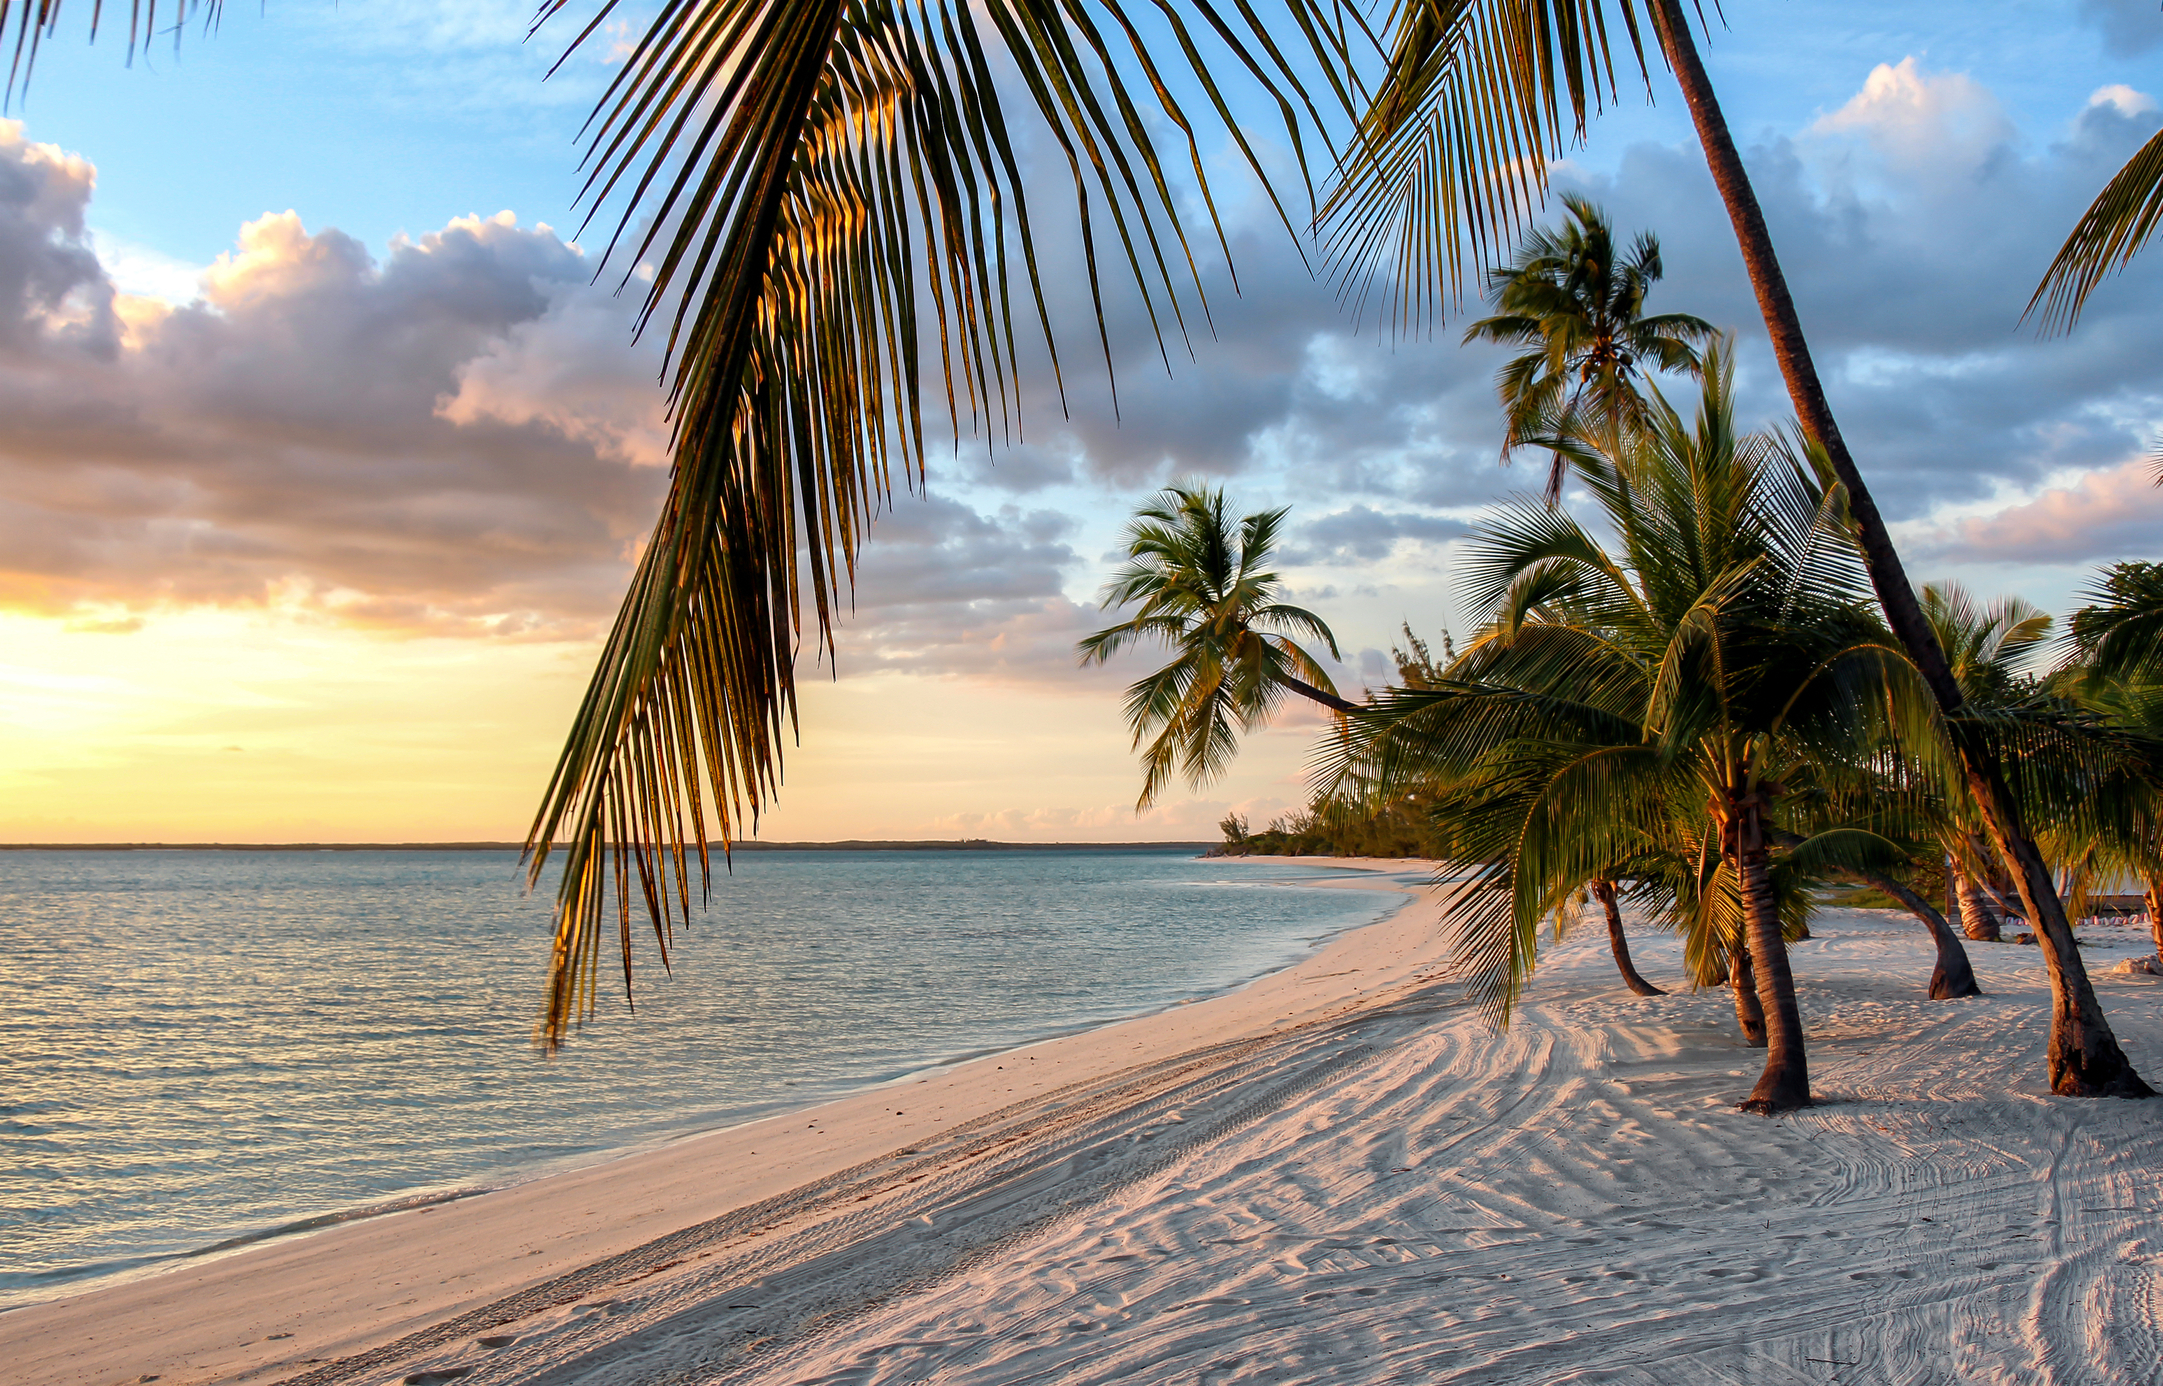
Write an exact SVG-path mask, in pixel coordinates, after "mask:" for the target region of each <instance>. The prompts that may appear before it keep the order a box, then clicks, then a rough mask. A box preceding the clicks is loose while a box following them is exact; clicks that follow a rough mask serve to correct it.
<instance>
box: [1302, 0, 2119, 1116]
mask: <svg viewBox="0 0 2163 1386" xmlns="http://www.w3.org/2000/svg"><path fill="white" fill-rule="evenodd" d="M1396 16H1397V17H1396V28H1395V32H1394V33H1393V35H1392V37H1391V51H1390V57H1389V67H1388V72H1387V74H1386V76H1385V78H1384V80H1383V81H1382V82H1381V83H1380V84H1379V85H1378V86H1377V88H1376V89H1375V94H1374V97H1373V99H1372V101H1371V102H1370V104H1369V106H1368V109H1367V111H1366V113H1365V115H1364V116H1363V118H1362V122H1361V126H1360V131H1359V136H1358V138H1357V139H1356V140H1355V141H1354V142H1353V143H1352V144H1351V145H1350V146H1349V147H1348V148H1347V149H1346V150H1345V151H1344V152H1343V154H1342V155H1341V157H1340V161H1339V168H1338V181H1337V185H1336V187H1335V189H1334V190H1333V191H1332V193H1331V194H1330V196H1329V199H1328V201H1327V203H1326V205H1325V207H1324V209H1323V221H1324V224H1325V225H1326V227H1327V228H1328V229H1327V240H1328V244H1329V247H1330V249H1331V251H1332V253H1333V255H1334V256H1335V257H1336V260H1337V264H1338V266H1339V269H1338V273H1339V275H1340V276H1341V278H1342V279H1343V281H1344V282H1346V283H1347V284H1349V285H1351V286H1353V287H1355V288H1358V287H1361V286H1364V285H1365V284H1367V283H1369V282H1372V280H1373V279H1374V278H1375V277H1376V276H1377V274H1378V272H1379V270H1380V269H1381V268H1382V267H1383V266H1384V265H1385V264H1388V265H1392V266H1393V267H1394V283H1393V289H1392V294H1393V304H1394V309H1393V311H1394V315H1395V319H1396V321H1397V322H1398V323H1399V324H1400V325H1402V326H1413V325H1416V324H1417V323H1418V322H1419V321H1420V320H1421V319H1423V318H1424V317H1425V316H1426V315H1427V313H1428V312H1429V310H1430V309H1432V308H1433V307H1434V306H1435V305H1436V304H1437V303H1438V302H1439V301H1440V300H1441V299H1443V298H1445V297H1447V296H1449V295H1450V294H1451V293H1453V292H1454V290H1455V286H1456V284H1457V283H1458V282H1459V279H1460V276H1461V273H1462V271H1463V268H1464V266H1465V264H1466V263H1467V262H1468V260H1472V259H1474V258H1475V257H1479V256H1481V255H1482V252H1483V251H1484V249H1485V246H1486V243H1487V242H1488V240H1490V239H1492V238H1494V237H1496V236H1498V235H1502V234H1506V233H1507V231H1508V230H1509V228H1511V227H1513V226H1514V225H1516V224H1518V223H1519V222H1520V221H1521V220H1522V219H1523V217H1524V216H1526V215H1527V213H1528V212H1529V210H1530V209H1531V207H1532V206H1534V205H1535V204H1536V202H1537V201H1538V199H1539V198H1540V196H1541V195H1542V194H1543V192H1544V190H1545V176H1546V169H1547V167H1548V164H1549V162H1550V160H1552V159H1557V158H1560V157H1562V156H1563V155H1564V154H1565V153H1566V151H1567V148H1568V140H1569V139H1573V138H1582V136H1583V134H1584V132H1585V129H1586V125H1587V122H1588V119H1589V116H1590V115H1591V114H1592V113H1593V112H1594V111H1596V110H1597V109H1598V108H1599V107H1600V106H1601V105H1603V104H1604V102H1605V101H1606V100H1607V99H1609V98H1611V97H1614V96H1616V95H1618V91H1617V88H1616V86H1615V84H1614V77H1613V74H1614V71H1615V63H1614V61H1613V54H1612V51H1611V49H1610V37H1611V36H1614V35H1622V36H1623V37H1624V41H1625V42H1626V44H1627V45H1628V55H1629V56H1630V57H1634V58H1635V59H1636V61H1637V63H1638V66H1639V70H1640V71H1641V72H1643V73H1644V74H1645V75H1646V76H1647V78H1648V81H1649V76H1650V72H1649V67H1648V66H1647V65H1646V60H1645V53H1644V39H1645V36H1646V35H1647V33H1648V32H1649V34H1650V35H1651V37H1652V38H1653V40H1654V41H1655V42H1656V44H1657V45H1658V48H1659V51H1660V54H1661V56H1662V57H1663V58H1665V60H1666V62H1667V66H1668V68H1669V70H1670V71H1671V72H1673V74H1674V75H1675V78H1676V80H1677V82H1678V83H1679V84H1680V86H1681V88H1682V96H1683V102H1684V105H1685V106H1686V107H1687V108H1688V109H1689V112H1690V118H1691V123H1692V125H1693V126H1694V127H1695V129H1696V131H1697V136H1698V142H1699V144H1700V146H1701V147H1702V149H1703V151H1704V154H1705V160H1706V164H1707V167H1708V168H1709V170H1710V172H1711V174H1712V179H1713V184H1714V186H1715V187H1716V188H1717V189H1718V191H1719V193H1720V198H1721V201H1722V202H1723V203H1724V204H1725V206H1726V208H1727V212H1728V218H1729V221H1730V222H1731V223H1732V225H1733V228H1734V231H1735V240H1736V244H1737V247H1738V248H1739V249H1740V250H1741V252H1742V258H1743V264H1744V267H1745V269H1746V270H1747V271H1748V273H1749V276H1750V283H1751V286H1752V287H1753V288H1754V289H1755V290H1756V293H1757V300H1758V307H1759V310H1760V312H1761V313H1762V315H1763V318H1764V323H1765V330H1766V334H1767V336H1768V337H1769V338H1770V340H1771V344H1772V349H1773V356H1774V359H1775V360H1776V361H1777V362H1778V364H1779V367H1780V373H1781V377H1782V379H1783V380H1784V381H1785V382H1786V384H1787V388H1788V397H1789V399H1790V400H1791V402H1792V403H1793V405H1794V408H1795V415H1796V418H1797V420H1798V422H1799V423H1800V425H1801V428H1802V430H1803V432H1804V434H1805V435H1806V436H1807V437H1808V438H1809V440H1810V441H1811V443H1812V444H1813V445H1814V446H1815V447H1816V448H1818V449H1819V450H1820V451H1821V452H1822V453H1823V456H1824V458H1825V461H1826V463H1827V465H1828V466H1830V468H1831V469H1832V471H1833V474H1834V475H1835V476H1836V477H1837V478H1838V479H1839V481H1840V484H1841V487H1842V489H1843V490H1844V491H1845V493H1846V496H1847V504H1848V507H1849V509H1850V511H1851V513H1852V516H1853V523H1854V529H1855V534H1856V539H1857V541H1858V543H1859V544H1860V546H1861V549H1862V555H1863V562H1864V565H1865V568H1866V570H1867V572H1868V574H1869V579H1870V585H1871V587H1872V588H1873V589H1874V590H1875V592H1876V594H1877V598H1878V602H1879V604H1880V606H1881V607H1882V609H1883V611H1884V615H1885V619H1886V622H1887V624H1888V625H1889V626H1890V627H1891V629H1892V631H1893V634H1894V635H1895V637H1896V638H1897V639H1898V640H1899V642H1900V645H1901V647H1902V648H1903V649H1904V650H1905V651H1906V652H1907V655H1908V657H1909V659H1910V660H1911V661H1912V662H1913V663H1914V666H1915V668H1916V669H1917V671H1918V672H1919V673H1920V675H1921V676H1922V678H1923V680H1924V682H1925V684H1926V685H1927V686H1928V688H1929V690H1930V693H1931V696H1932V697H1933V699H1934V700H1935V701H1936V702H1937V705H1938V707H1939V709H1940V711H1941V713H1943V714H1944V715H1945V716H1946V717H1947V718H1948V719H1951V718H1954V717H1955V716H1956V714H1957V713H1958V712H1959V710H1960V707H1961V702H1962V695H1961V691H1960V686H1959V683H1958V682H1957V680H1955V679H1954V677H1953V674H1952V670H1951V667H1950V666H1949V665H1948V663H1947V661H1946V658H1945V652H1944V651H1943V650H1942V649H1940V648H1939V646H1938V643H1937V640H1936V639H1935V637H1934V636H1933V635H1932V633H1931V630H1930V624H1929V622H1928V620H1927V619H1925V617H1924V615H1923V612H1922V608H1921V606H1920V604H1919V602H1918V601H1917V599H1916V594H1915V590H1914V588H1913V587H1912V586H1910V584H1909V582H1908V577H1907V571H1906V568H1905V567H1904V565H1903V564H1902V563H1901V561H1900V554H1899V551H1898V549H1897V548H1896V547H1895V546H1894V544H1893V540H1892V534H1891V532H1890V530H1889V529H1888V528H1887V526H1886V522H1885V518H1884V516H1883V515H1882V514H1881V513H1880V512H1879V510H1878V507H1877V502H1876V500H1875V498H1874V497H1873V496H1872V495H1871V492H1870V489H1869V486H1868V484H1867V483H1866V482H1865V481H1864V479H1863V476H1862V473H1861V471H1860V470H1859V469H1858V468H1857V467H1856V465H1855V460H1854V457H1853V456H1852V455H1851V454H1850V453H1849V451H1848V447H1847V442H1846V440H1845V439H1844V438H1843V437H1842V435H1841V432H1840V427H1839V424H1838V422H1837V421H1836V420H1835V419H1834V417H1833V413H1832V409H1831V407H1830V406H1829V405H1828V404H1827V403H1826V399H1825V390H1824V385H1823V383H1822V381H1821V380H1820V379H1819V377H1818V373H1817V367H1816V365H1815V363H1814V362H1813V361H1812V359H1811V356H1810V345H1809V342H1808V340H1807V339H1806V338H1805V337H1804V335H1803V331H1802V323H1801V320H1800V318H1799V317H1798V316H1797V314H1796V311H1795V304H1794V300H1793V297H1792V295H1791V294H1790V293H1789V290H1788V285H1787V278H1786V275H1785V274H1784V273H1783V272H1782V270H1781V268H1780V262H1779V257H1778V255H1777V254H1776V253H1775V251H1774V248H1773V243H1772V238H1771V236H1770V235H1769V234H1768V233H1767V231H1766V228H1765V217H1764V212H1763V209H1762V208H1761V207H1760V206H1759V203H1758V200H1757V194H1756V192H1755V190H1754V189H1753V188H1752V186H1751V184H1750V178H1749V174H1748V173H1747V171H1746V170H1745V169H1744V168H1743V164H1742V157H1741V155H1740V154H1739V153H1738V152H1737V151H1736V148H1735V141H1734V138H1733V136H1732V135H1731V134H1730V132H1729V130H1728V127H1727V118H1726V116H1725V114H1724V113H1723V112H1722V110H1721V108H1720V103H1719V97H1718V95H1717V93H1716V92H1715V91H1714V90H1713V86H1712V82H1711V79H1710V78H1709V77H1707V75H1706V73H1705V67H1704V63H1703V61H1702V60H1701V59H1700V58H1699V56H1698V52H1697V45H1696V41H1695V39H1694V38H1693V37H1692V34H1691V32H1690V26H1689V19H1688V15H1687V13H1686V10H1685V6H1684V4H1683V0H1430V2H1429V3H1415V4H1407V5H1404V6H1402V7H1401V8H1399V9H1398V10H1397V11H1396ZM1645 21H1649V23H1647V22H1645ZM1565 102H1567V104H1568V107H1569V112H1570V117H1571V118H1570V120H1569V121H1568V122H1567V123H1566V122H1565V121H1564V120H1563V119H1562V106H1563V105H1564V103H1565ZM1565 128H1567V129H1568V130H1569V132H1570V133H1569V135H1568V136H1565V134H1564V130H1565ZM1362 291H1364V290H1363V288H1362ZM1955 750H1956V752H1957V755H1958V758H1959V763H1960V767H1961V771H1962V774H1963V776H1964V777H1965V779H1966V780H1967V782H1968V788H1969V793H1970V795H1971V796H1972V797H1973V799H1974V801H1975V803H1976V805H1977V807H1978V810H1979V813H1980V817H1981V819H1982V822H1983V824H1984V827H1985V829H1986V831H1987V834H1988V836H1989V838H1990V842H1991V846H1992V848H1993V849H1994V851H1995V852H1996V854H1997V855H1998V856H1999V857H2001V858H2002V859H2003V860H2004V862H2005V864H2006V867H2007V869H2008V871H2009V872H2010V874H2011V875H2012V877H2013V883H2014V886H2015V887H2016V889H2017V890H2018V892H2019V894H2020V899H2021V902H2022V906H2023V908H2024V909H2025V910H2026V911H2027V914H2028V917H2029V918H2031V919H2033V920H2034V921H2035V925H2036V934H2037V937H2038V939H2039V941H2040V942H2041V943H2042V945H2043V947H2042V952H2043V955H2044V959H2045V963H2046V965H2047V967H2048V969H2049V973H2050V980H2051V994H2052V1005H2051V1038H2050V1045H2049V1049H2048V1065H2049V1076H2050V1084H2051V1089H2052V1091H2054V1092H2058V1093H2063V1094H2068V1095H2083V1096H2106V1095H2116V1096H2124V1097H2147V1096H2152V1095H2153V1090H2152V1089H2151V1088H2149V1087H2148V1085H2147V1084H2146V1083H2144V1082H2142V1081H2141V1079H2140V1076H2139V1075H2138V1074H2137V1073H2136V1072H2134V1070H2133V1066H2132V1064H2131V1062H2130V1061H2129V1060H2128V1059H2127V1058H2126V1056H2125V1052H2124V1051H2123V1050H2122V1049H2121V1048H2120V1047H2119V1045H2118V1041H2117V1037H2116V1036H2115V1035H2113V1034H2112V1033H2111V1029H2110V1023H2109V1021H2108V1020H2107V1019H2106V1018H2105V1017H2104V1015H2103V1011H2102V1007H2101V1006H2100V1004H2098V1002H2097V1000H2096V996H2095V990H2094V987H2093V986H2092V985H2091V984H2090V982H2089V980H2088V974H2087V970H2086V968H2085V967H2084V966H2083V965H2082V963H2081V959H2080V954H2079V951H2078V949H2077V947H2076V945H2075V943H2074V940H2073V930H2072V925H2071V922H2070V921H2069V920H2068V918H2067V917H2066V912H2065V908H2064V903H2063V901H2061V900H2060V899H2059V898H2058V892H2057V887H2056V884H2055V882H2054V881H2053V880H2052V877H2051V872H2050V869H2049V867H2048V865H2047V864H2046V863H2045V861H2044V860H2043V856H2042V853H2041V852H2040V851H2039V850H2038V849H2037V847H2036V844H2035V842H2034V840H2033V838H2032V836H2031V835H2030V833H2029V831H2028V828H2027V824H2026V820H2025V818H2024V816H2023V814H2022V811H2021V805H2020V803H2019V801H2018V800H2017V799H2016V798H2015V797H2014V794H2013V792H2012V789H2011V786H2010V785H2009V784H2008V783H2007V778H2006V770H2005V766H2004V765H2003V763H2002V762H2001V761H2000V759H1999V758H1998V756H1997V754H1996V752H1995V751H1994V749H1993V747H1992V743H1991V742H1990V741H1989V740H1988V739H1987V738H1958V739H1956V742H1955Z"/></svg>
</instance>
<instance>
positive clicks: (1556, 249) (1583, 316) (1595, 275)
mask: <svg viewBox="0 0 2163 1386" xmlns="http://www.w3.org/2000/svg"><path fill="white" fill-rule="evenodd" d="M1562 205H1563V208H1564V210H1565V212H1566V213H1567V214H1568V220H1567V221H1566V222H1565V224H1564V225H1563V226H1562V228H1561V229H1560V230H1555V231H1550V230H1546V229H1544V228H1543V229H1539V230H1535V231H1532V232H1531V233H1529V234H1527V235H1526V236H1525V238H1524V239H1523V241H1521V242H1520V243H1519V245H1518V248H1517V254H1516V256H1515V258H1513V259H1512V260H1511V261H1510V263H1509V264H1507V265H1498V266H1496V267H1495V268H1493V269H1491V270H1489V271H1488V272H1487V294H1488V298H1489V300H1490V301H1491V302H1492V303H1493V304H1494V306H1495V307H1496V308H1497V309H1499V310H1500V311H1499V312H1497V313H1496V314H1494V315H1493V316H1492V317H1485V318H1481V319H1480V320H1479V321H1478V322H1475V323H1473V324H1472V325H1471V326H1470V327H1468V328H1466V329H1465V336H1464V339H1465V340H1466V341H1467V342H1474V341H1483V342H1496V343H1499V344H1502V345H1505V346H1516V347H1521V348H1523V350H1521V351H1519V352H1518V354H1517V355H1516V356H1514V357H1512V358H1511V359H1510V361H1509V363H1508V364H1507V365H1505V366H1503V367H1502V369H1501V370H1500V371H1499V372H1497V373H1496V375H1495V386H1496V389H1497V391H1498V392H1499V393H1500V394H1501V396H1502V408H1503V412H1504V415H1505V416H1506V418H1507V420H1508V431H1507V432H1506V433H1505V434H1504V435H1503V439H1502V452H1503V456H1504V457H1505V458H1507V457H1508V455H1509V454H1510V453H1511V452H1513V451H1515V450H1516V449H1517V448H1520V447H1523V446H1525V445H1526V444H1528V443H1532V442H1535V441H1536V440H1537V439H1539V438H1541V437H1547V436H1554V435H1557V434H1564V433H1567V432H1569V431H1571V430H1572V429H1578V428H1582V429H1584V430H1586V431H1590V432H1601V431H1604V430H1606V429H1609V428H1616V427H1620V428H1630V427H1635V426H1638V425H1640V424H1642V423H1643V422H1644V421H1645V419H1646V405H1645V399H1644V396H1643V395H1641V394H1640V393H1638V382H1639V380H1640V378H1641V377H1642V376H1643V375H1644V374H1645V373H1646V372H1648V371H1683V372H1688V373H1690V374H1695V373H1696V372H1697V371H1698V369H1699V361H1698V355H1697V350H1696V347H1695V345H1693V344H1695V343H1704V342H1709V341H1711V340H1712V339H1713V337H1714V329H1713V326H1712V324H1711V323H1709V322H1706V321H1705V320H1704V319H1703V318H1697V317H1692V316H1690V315H1689V314H1688V313H1665V314H1659V315H1656V316H1650V317H1648V316H1646V314H1645V295H1646V293H1647V292H1648V291H1649V290H1650V289H1651V288H1652V286H1653V285H1654V284H1655V283H1657V282H1659V279H1660V276H1661V273H1662V268H1661V264H1660V242H1659V239H1658V237H1656V236H1654V235H1653V234H1652V233H1651V232H1650V231H1640V232H1639V233H1638V234H1637V239H1636V240H1634V241H1633V242H1631V244H1630V247H1629V249H1628V251H1627V252H1618V249H1617V247H1616V245H1615V237H1614V229H1613V228H1612V227H1611V226H1610V225H1609V224H1608V221H1607V216H1606V214H1605V213H1603V212H1602V211H1601V210H1600V209H1599V208H1598V207H1597V206H1595V205H1594V204H1593V203H1592V202H1591V200H1590V199H1588V198H1585V197H1581V196H1579V195H1578V194H1576V193H1565V194H1564V195H1563V198H1562ZM1563 470H1564V463H1563V460H1562V454H1561V453H1560V452H1557V453H1556V454H1555V457H1554V463H1553V466H1552V467H1551V468H1550V469H1549V472H1548V478H1547V496H1548V500H1549V503H1550V504H1551V503H1553V501H1554V500H1556V499H1557V498H1558V497H1559V496H1560V494H1561V487H1562V476H1563Z"/></svg>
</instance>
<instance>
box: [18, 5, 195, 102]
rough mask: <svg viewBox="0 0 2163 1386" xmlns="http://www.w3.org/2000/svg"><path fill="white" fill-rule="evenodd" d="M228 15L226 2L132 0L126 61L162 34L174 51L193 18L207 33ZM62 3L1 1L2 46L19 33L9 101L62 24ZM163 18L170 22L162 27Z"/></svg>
mask: <svg viewBox="0 0 2163 1386" xmlns="http://www.w3.org/2000/svg"><path fill="white" fill-rule="evenodd" d="M89 8H90V38H91V40H92V41H93V42H95V41H96V39H97V37H98V27H99V24H100V22H101V21H102V20H103V19H104V18H105V5H104V3H103V0H91V4H90V7H89ZM224 13H225V0H165V3H164V4H162V5H161V4H160V3H159V0H133V3H131V4H130V5H129V6H128V61H129V62H131V63H132V62H133V61H134V60H135V54H136V52H137V50H139V49H141V48H144V47H147V46H148V45H149V43H150V40H151V39H152V38H154V37H156V36H157V35H158V34H160V33H165V34H170V35H171V36H172V39H173V50H174V51H175V52H178V51H179V50H180V41H181V38H182V36H183V35H184V34H185V33H186V32H187V28H188V20H189V18H191V17H193V18H196V19H199V20H200V21H201V22H202V26H203V28H204V29H205V30H206V31H207V30H210V29H214V28H216V27H217V25H218V20H219V19H220V17H222V16H223V15H224ZM60 18H61V0H0V43H5V42H6V41H7V36H8V29H9V28H10V27H13V29H14V30H15V41H14V43H13V44H12V45H11V47H12V50H13V51H12V52H11V53H10V54H9V57H8V80H7V97H8V99H10V100H12V99H13V98H14V96H15V87H16V84H17V83H18V82H20V83H21V84H23V85H24V86H25V87H27V86H28V85H29V82H30V73H31V70H32V69H33V68H35V67H36V66H37V60H38V50H39V49H40V48H41V47H43V46H44V41H45V40H46V39H48V38H50V37H51V36H52V34H53V31H54V30H55V29H57V28H58V27H59V25H60ZM160 18H167V19H169V20H170V22H169V23H168V24H166V25H165V26H164V28H162V29H161V28H160V27H159V25H158V21H159V19H160Z"/></svg>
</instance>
